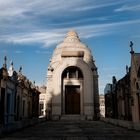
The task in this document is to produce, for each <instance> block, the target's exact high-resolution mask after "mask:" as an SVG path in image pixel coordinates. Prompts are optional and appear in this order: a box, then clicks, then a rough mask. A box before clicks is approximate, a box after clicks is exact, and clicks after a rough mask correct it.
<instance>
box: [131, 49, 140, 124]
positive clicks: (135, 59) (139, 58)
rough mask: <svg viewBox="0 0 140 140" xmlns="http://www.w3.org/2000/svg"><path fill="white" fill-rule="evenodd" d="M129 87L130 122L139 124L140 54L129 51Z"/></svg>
mask: <svg viewBox="0 0 140 140" xmlns="http://www.w3.org/2000/svg"><path fill="white" fill-rule="evenodd" d="M130 53H131V71H130V79H131V82H130V86H131V96H132V120H133V121H134V122H140V53H135V52H134V51H133V50H131V52H130Z"/></svg>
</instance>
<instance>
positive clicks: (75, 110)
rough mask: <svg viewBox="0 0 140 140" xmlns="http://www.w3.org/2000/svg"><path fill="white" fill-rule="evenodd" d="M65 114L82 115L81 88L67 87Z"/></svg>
mask: <svg viewBox="0 0 140 140" xmlns="http://www.w3.org/2000/svg"><path fill="white" fill-rule="evenodd" d="M65 114H71V115H72V114H80V86H66V87H65Z"/></svg>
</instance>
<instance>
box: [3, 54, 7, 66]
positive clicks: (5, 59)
mask: <svg viewBox="0 0 140 140" xmlns="http://www.w3.org/2000/svg"><path fill="white" fill-rule="evenodd" d="M6 62H7V57H6V56H4V64H3V68H5V69H6V68H7V65H6Z"/></svg>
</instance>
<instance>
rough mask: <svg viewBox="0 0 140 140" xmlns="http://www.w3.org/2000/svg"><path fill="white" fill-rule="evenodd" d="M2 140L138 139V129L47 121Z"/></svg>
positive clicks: (93, 123)
mask: <svg viewBox="0 0 140 140" xmlns="http://www.w3.org/2000/svg"><path fill="white" fill-rule="evenodd" d="M1 139H2V140H20V139H21V140H140V131H132V130H127V129H126V128H121V127H117V126H114V125H111V124H106V123H104V122H100V121H79V122H78V121H76V122H74V121H52V122H51V121H49V122H45V123H42V124H39V125H35V126H32V127H29V128H26V129H23V130H20V131H18V132H15V133H13V134H9V135H6V136H4V137H3V138H1Z"/></svg>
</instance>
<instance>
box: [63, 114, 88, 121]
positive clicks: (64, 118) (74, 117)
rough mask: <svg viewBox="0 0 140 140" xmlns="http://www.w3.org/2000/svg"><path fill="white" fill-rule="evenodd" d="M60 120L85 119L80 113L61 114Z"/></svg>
mask: <svg viewBox="0 0 140 140" xmlns="http://www.w3.org/2000/svg"><path fill="white" fill-rule="evenodd" d="M61 120H71V121H81V120H85V116H81V115H63V116H61Z"/></svg>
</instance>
